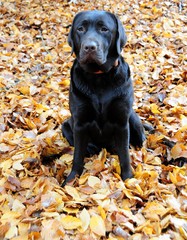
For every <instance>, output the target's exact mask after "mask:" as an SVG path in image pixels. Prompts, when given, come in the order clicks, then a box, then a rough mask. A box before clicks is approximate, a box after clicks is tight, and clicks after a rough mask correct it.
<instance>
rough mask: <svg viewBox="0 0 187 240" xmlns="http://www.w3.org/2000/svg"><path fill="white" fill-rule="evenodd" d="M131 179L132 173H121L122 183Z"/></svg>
mask: <svg viewBox="0 0 187 240" xmlns="http://www.w3.org/2000/svg"><path fill="white" fill-rule="evenodd" d="M132 177H133V174H132V171H131V170H129V171H123V172H122V173H121V178H122V180H123V181H125V180H126V179H127V178H132Z"/></svg>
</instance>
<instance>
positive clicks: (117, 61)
mask: <svg viewBox="0 0 187 240" xmlns="http://www.w3.org/2000/svg"><path fill="white" fill-rule="evenodd" d="M118 65H119V60H118V59H116V61H115V62H114V65H113V67H117V66H118ZM102 73H104V72H103V71H101V70H99V71H97V72H94V74H102Z"/></svg>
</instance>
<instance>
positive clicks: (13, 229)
mask: <svg viewBox="0 0 187 240" xmlns="http://www.w3.org/2000/svg"><path fill="white" fill-rule="evenodd" d="M17 235H18V229H17V227H16V226H11V227H10V229H9V230H8V232H7V233H6V234H5V238H6V239H12V238H13V237H15V236H17Z"/></svg>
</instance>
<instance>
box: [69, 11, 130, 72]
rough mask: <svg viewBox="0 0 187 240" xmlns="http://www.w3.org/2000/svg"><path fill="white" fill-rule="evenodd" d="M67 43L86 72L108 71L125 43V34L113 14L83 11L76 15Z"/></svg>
mask: <svg viewBox="0 0 187 240" xmlns="http://www.w3.org/2000/svg"><path fill="white" fill-rule="evenodd" d="M68 43H69V45H70V46H71V47H72V52H74V53H75V55H76V57H77V60H78V62H79V64H80V66H81V67H82V68H83V69H84V70H85V71H87V72H91V73H94V72H97V71H103V72H108V71H110V69H111V68H112V67H113V66H114V65H115V62H116V59H117V58H118V57H119V55H120V53H121V50H122V47H123V46H124V45H125V43H126V35H125V31H124V28H123V26H122V23H121V22H120V21H119V19H118V18H117V17H116V16H115V15H114V14H112V13H109V12H105V11H84V12H80V13H78V14H77V15H76V16H75V18H74V20H73V24H72V27H71V30H70V33H69V36H68Z"/></svg>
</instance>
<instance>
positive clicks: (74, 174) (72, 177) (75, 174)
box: [61, 170, 80, 187]
mask: <svg viewBox="0 0 187 240" xmlns="http://www.w3.org/2000/svg"><path fill="white" fill-rule="evenodd" d="M79 176H80V174H79V173H78V172H77V171H75V170H72V171H71V172H70V174H69V175H68V176H67V178H66V179H65V180H64V182H63V183H62V185H61V187H64V186H65V185H66V184H67V183H70V182H73V181H74V180H75V179H76V177H79Z"/></svg>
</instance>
